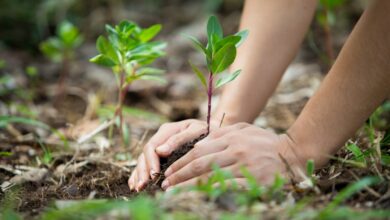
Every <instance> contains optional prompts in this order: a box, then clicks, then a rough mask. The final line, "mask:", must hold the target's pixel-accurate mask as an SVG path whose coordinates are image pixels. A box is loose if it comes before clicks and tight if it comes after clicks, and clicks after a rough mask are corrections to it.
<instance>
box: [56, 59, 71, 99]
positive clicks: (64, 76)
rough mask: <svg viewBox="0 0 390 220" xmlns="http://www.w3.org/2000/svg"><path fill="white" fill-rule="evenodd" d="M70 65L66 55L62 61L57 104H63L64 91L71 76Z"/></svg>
mask: <svg viewBox="0 0 390 220" xmlns="http://www.w3.org/2000/svg"><path fill="white" fill-rule="evenodd" d="M69 63H70V60H69V57H68V55H67V54H66V53H65V54H64V57H63V59H62V64H61V71H60V78H59V80H58V82H57V94H56V95H57V98H58V99H56V102H57V103H59V102H61V101H62V100H63V98H64V96H65V94H64V90H65V82H66V80H67V78H68V75H69Z"/></svg>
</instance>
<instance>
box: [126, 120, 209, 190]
mask: <svg viewBox="0 0 390 220" xmlns="http://www.w3.org/2000/svg"><path fill="white" fill-rule="evenodd" d="M214 124H215V123H212V124H211V125H212V127H213V125H214ZM206 132H207V124H206V122H203V121H199V120H195V119H189V120H184V121H180V122H173V123H166V124H163V125H162V126H161V127H160V128H159V130H158V131H157V133H156V134H155V135H154V136H153V137H152V138H151V139H150V140H149V142H148V143H147V144H146V145H145V147H144V149H143V153H142V154H141V155H140V156H139V157H138V163H137V167H136V168H135V169H134V170H133V172H132V174H131V176H130V178H129V181H128V184H129V187H130V190H137V191H139V190H141V189H142V188H143V187H144V186H145V185H146V183H147V182H148V181H149V180H150V179H154V178H155V174H156V173H159V172H160V159H159V158H160V157H168V156H169V155H170V154H171V153H172V152H173V151H174V150H175V149H177V148H178V147H180V146H182V145H183V144H185V143H186V142H188V141H191V140H193V139H195V138H197V137H199V136H200V135H202V134H204V133H206Z"/></svg>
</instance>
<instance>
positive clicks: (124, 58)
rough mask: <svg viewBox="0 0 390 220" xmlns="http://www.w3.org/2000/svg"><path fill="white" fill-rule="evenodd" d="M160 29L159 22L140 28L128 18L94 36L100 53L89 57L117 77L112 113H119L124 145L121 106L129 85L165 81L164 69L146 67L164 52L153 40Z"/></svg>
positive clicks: (159, 44) (107, 26)
mask: <svg viewBox="0 0 390 220" xmlns="http://www.w3.org/2000/svg"><path fill="white" fill-rule="evenodd" d="M160 30H161V25H160V24H156V25H153V26H151V27H149V28H145V29H143V28H141V27H139V26H138V25H137V24H135V23H133V22H130V21H122V22H121V23H120V24H119V25H116V26H115V27H112V26H110V25H106V31H107V34H108V37H107V38H106V37H104V36H100V37H99V38H98V39H97V42H96V47H97V50H98V52H99V54H98V55H97V56H95V57H93V58H91V59H90V61H91V62H93V63H96V64H99V65H102V66H105V67H109V68H111V69H112V71H113V73H114V75H115V77H116V79H117V85H118V103H117V107H116V110H115V116H114V117H115V118H116V117H119V132H120V134H121V138H122V144H124V145H126V143H125V141H124V137H123V133H124V130H123V129H124V127H123V114H122V106H123V101H124V99H125V95H126V92H127V90H128V87H129V85H130V84H131V83H132V82H133V81H135V80H139V79H143V80H157V81H159V82H164V80H163V78H162V74H163V73H164V71H163V70H161V69H157V68H152V67H148V65H149V64H151V63H153V62H154V61H155V60H156V59H157V58H159V57H161V56H163V55H165V52H164V48H165V47H166V44H165V43H163V42H159V41H152V39H153V38H154V37H155V36H156V35H157V34H158V33H159V32H160Z"/></svg>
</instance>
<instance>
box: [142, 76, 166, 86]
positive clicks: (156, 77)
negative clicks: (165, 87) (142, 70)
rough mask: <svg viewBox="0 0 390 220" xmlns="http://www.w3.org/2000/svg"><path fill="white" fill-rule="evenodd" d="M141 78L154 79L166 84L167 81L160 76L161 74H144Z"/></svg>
mask: <svg viewBox="0 0 390 220" xmlns="http://www.w3.org/2000/svg"><path fill="white" fill-rule="evenodd" d="M140 79H143V80H153V81H156V82H159V83H161V84H166V83H167V81H166V80H165V79H164V78H162V77H160V76H150V75H143V76H141V77H140Z"/></svg>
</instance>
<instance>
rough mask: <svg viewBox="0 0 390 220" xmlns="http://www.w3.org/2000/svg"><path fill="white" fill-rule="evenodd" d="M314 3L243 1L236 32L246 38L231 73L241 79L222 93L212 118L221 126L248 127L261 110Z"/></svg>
mask: <svg viewBox="0 0 390 220" xmlns="http://www.w3.org/2000/svg"><path fill="white" fill-rule="evenodd" d="M316 2H317V1H316V0H272V1H269V0H246V1H245V6H244V11H243V15H242V20H241V25H240V29H248V30H249V36H248V39H247V40H246V41H245V43H244V44H243V45H242V46H241V47H240V48H239V50H238V56H237V59H236V61H235V63H234V64H233V65H232V69H234V70H236V69H242V73H241V75H240V76H239V77H238V78H237V80H235V81H233V82H232V83H231V84H230V85H228V86H227V88H226V89H225V90H224V91H223V94H222V98H221V101H220V103H219V104H218V107H217V109H216V111H215V113H214V114H213V117H212V118H214V120H220V119H221V117H222V114H223V113H226V117H225V119H224V124H225V125H227V124H233V123H236V122H249V123H251V122H252V121H253V120H254V119H255V118H256V117H257V116H258V114H259V113H260V111H261V110H262V109H263V108H264V106H265V105H266V103H267V100H268V98H269V97H270V96H271V95H272V93H273V92H274V90H275V88H276V86H277V84H278V83H279V81H280V78H281V77H282V74H283V72H284V71H285V69H286V68H287V66H288V64H289V63H290V62H291V60H292V59H293V58H294V56H295V55H296V53H297V50H298V49H299V47H300V43H301V42H302V40H303V38H304V36H305V33H306V31H307V29H308V27H309V25H310V22H311V19H312V17H313V14H314V11H315V7H316Z"/></svg>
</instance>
